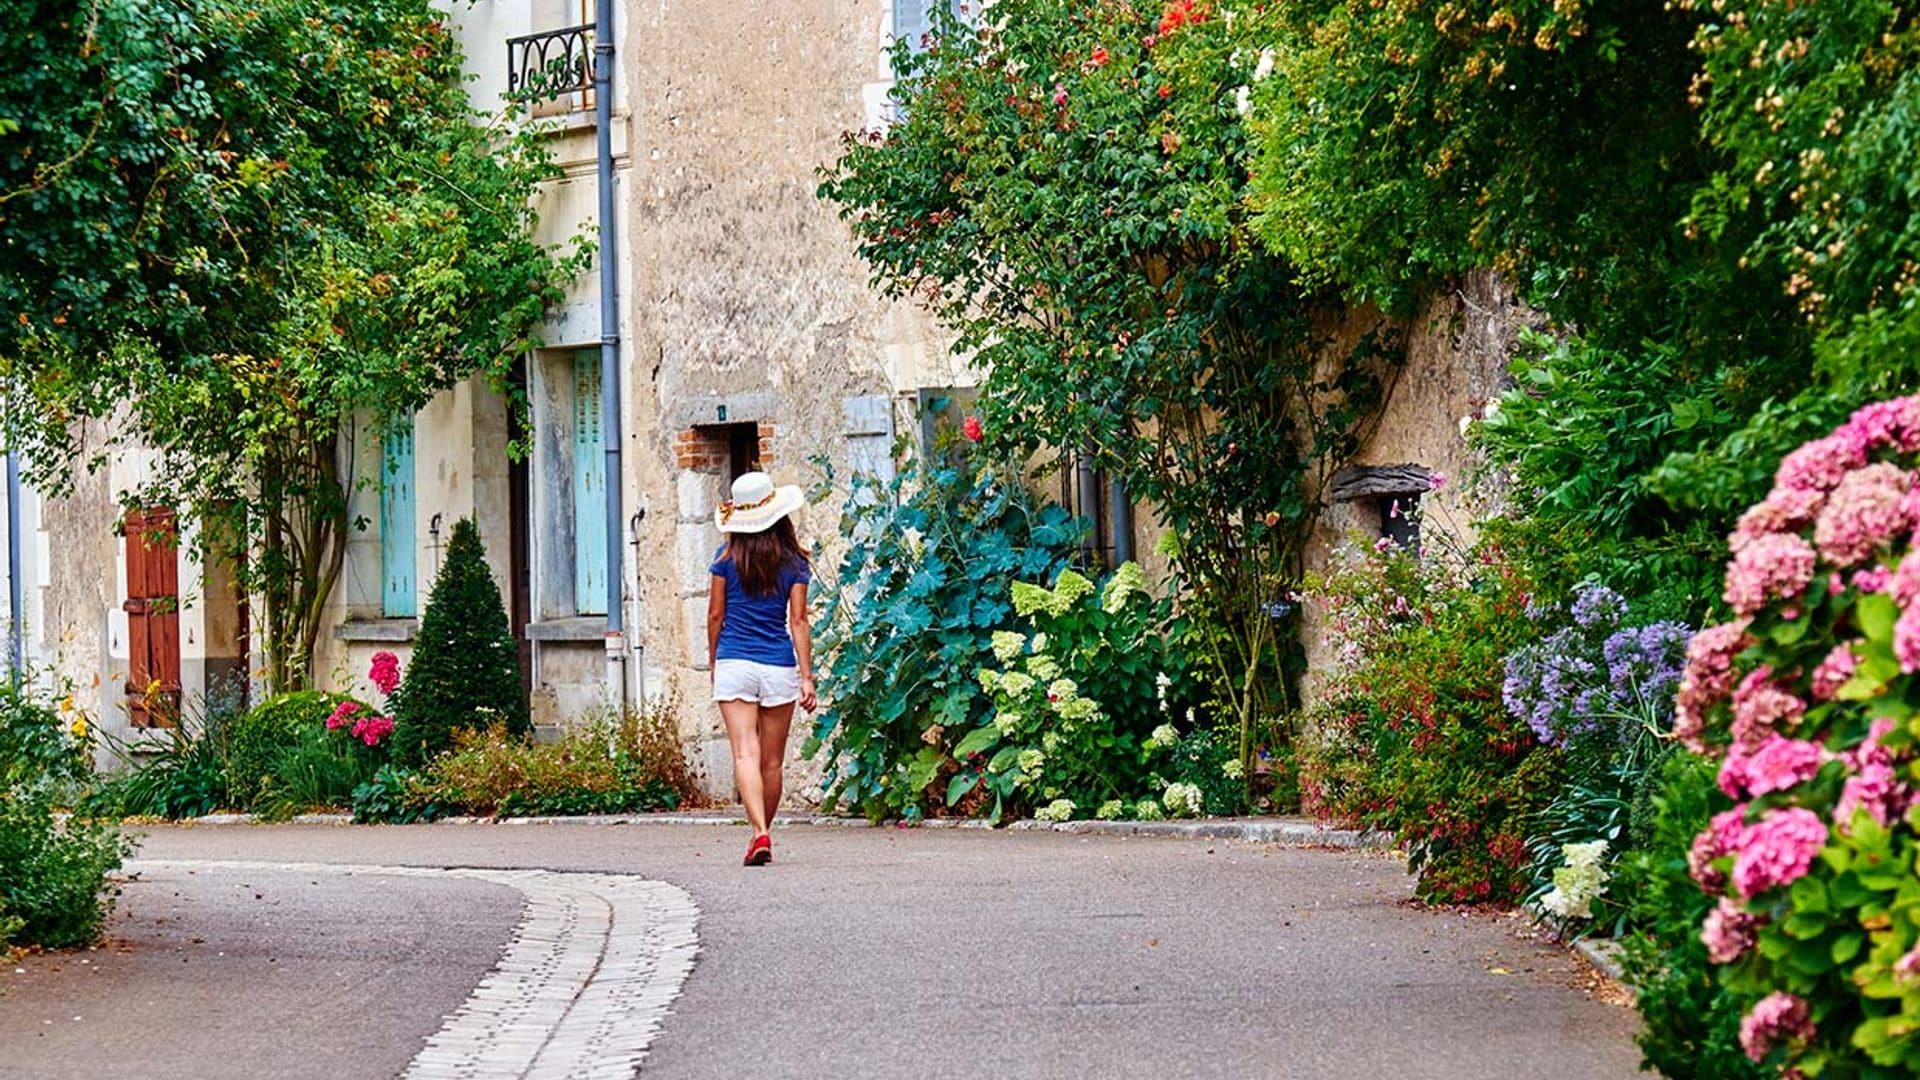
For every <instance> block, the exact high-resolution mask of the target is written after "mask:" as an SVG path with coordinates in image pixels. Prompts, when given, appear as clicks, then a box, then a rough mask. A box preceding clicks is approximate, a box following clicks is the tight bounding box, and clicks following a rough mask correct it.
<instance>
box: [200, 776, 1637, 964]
mask: <svg viewBox="0 0 1920 1080" xmlns="http://www.w3.org/2000/svg"><path fill="white" fill-rule="evenodd" d="M288 823H289V824H294V825H351V824H353V815H351V814H339V813H333V814H297V815H295V816H294V817H292V818H290V819H288ZM746 823H747V821H746V819H745V818H744V817H740V816H739V815H736V814H729V813H726V812H725V811H721V812H708V813H685V814H674V813H661V814H583V815H579V816H573V817H565V816H542V817H510V818H486V817H446V818H441V819H439V820H438V821H436V822H432V823H431V824H436V825H448V826H458V825H601V826H606V825H730V826H739V825H745V824H746ZM181 824H184V825H254V824H266V823H265V822H262V821H261V820H260V818H259V817H258V816H257V815H254V814H208V815H206V816H205V817H198V818H188V819H186V820H185V821H183V822H181ZM774 824H776V825H786V826H795V825H798V826H812V827H819V828H844V829H866V828H874V827H876V826H874V825H873V823H872V822H869V821H868V820H867V819H865V818H855V817H839V816H835V815H829V814H802V815H797V816H780V817H776V818H774ZM898 827H903V828H921V829H993V828H995V826H993V825H992V824H990V823H988V822H986V821H983V820H980V819H978V818H931V819H928V820H926V821H922V822H920V823H919V824H918V825H911V826H898ZM1001 828H1005V829H1008V830H1010V831H1016V832H1032V831H1050V832H1062V833H1078V834H1087V835H1097V836H1170V837H1176V838H1182V839H1190V840H1251V841H1255V842H1258V843H1267V844H1286V845H1289V846H1293V847H1333V848H1349V849H1354V850H1368V851H1392V850H1394V845H1393V837H1391V836H1390V835H1388V834H1386V833H1379V832H1362V831H1360V830H1358V829H1336V828H1330V827H1328V826H1325V825H1321V824H1319V823H1317V822H1313V821H1307V820H1301V819H1297V818H1211V819H1202V820H1198V821H1062V822H1048V821H1033V820H1031V819H1022V820H1019V821H1011V822H1008V823H1007V824H1006V825H1004V826H1001ZM1581 944H1582V945H1585V944H1586V943H1585V942H1582V943H1581ZM1583 955H1584V954H1583ZM1596 963H1597V962H1596ZM1602 970H1605V969H1604V968H1603V969H1602Z"/></svg>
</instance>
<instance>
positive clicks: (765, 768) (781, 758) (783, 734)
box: [759, 702, 793, 822]
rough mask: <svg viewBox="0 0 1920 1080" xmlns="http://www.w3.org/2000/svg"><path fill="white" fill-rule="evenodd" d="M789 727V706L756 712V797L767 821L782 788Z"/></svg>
mask: <svg viewBox="0 0 1920 1080" xmlns="http://www.w3.org/2000/svg"><path fill="white" fill-rule="evenodd" d="M792 726H793V703H792V702H788V703H787V704H785V705H774V706H770V707H762V708H761V710H760V724H759V734H760V793H761V797H762V798H764V799H766V808H767V821H768V822H772V821H773V815H774V814H775V813H777V812H779V810H780V790H781V788H782V787H784V786H785V781H786V776H785V766H786V763H787V730H788V729H789V728H791V727H792Z"/></svg>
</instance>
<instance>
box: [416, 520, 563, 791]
mask: <svg viewBox="0 0 1920 1080" xmlns="http://www.w3.org/2000/svg"><path fill="white" fill-rule="evenodd" d="M391 704H392V706H393V722H394V731H393V752H394V755H395V756H396V757H398V758H399V759H400V760H401V761H403V762H406V763H408V764H416V765H417V764H419V763H420V762H423V761H425V760H426V759H428V758H430V757H432V756H433V755H435V754H437V753H439V752H440V751H441V750H444V749H446V748H447V747H448V746H449V745H451V744H452V742H453V733H454V732H455V731H457V730H459V729H461V728H484V727H488V726H491V725H493V724H498V723H504V724H506V726H507V730H508V731H510V732H513V733H514V734H521V733H524V732H526V731H527V730H528V729H529V727H530V726H531V725H530V722H529V720H528V717H527V699H526V697H525V696H524V694H523V692H522V690H521V685H520V661H519V658H518V656H517V655H516V650H515V648H514V643H513V631H512V629H511V627H509V625H508V623H507V609H506V605H505V604H503V603H501V602H500V590H499V589H498V588H497V587H495V585H494V583H493V575H492V574H491V573H489V572H488V570H487V558H486V549H485V548H483V547H481V546H480V530H479V529H478V528H476V527H475V526H474V523H473V520H472V519H471V518H462V519H460V520H459V521H457V522H455V523H454V526H453V541H452V542H451V543H449V544H448V545H447V560H446V562H445V563H444V564H442V565H441V567H440V574H439V576H438V577H436V578H434V579H433V593H432V594H431V595H430V596H428V598H427V613H426V614H425V615H424V616H422V617H421V619H420V635H419V637H418V638H416V639H415V640H414V645H413V660H412V662H411V663H409V664H408V665H407V676H406V678H405V680H403V681H402V682H401V683H400V686H399V688H398V689H396V690H395V691H394V693H393V698H392V701H391Z"/></svg>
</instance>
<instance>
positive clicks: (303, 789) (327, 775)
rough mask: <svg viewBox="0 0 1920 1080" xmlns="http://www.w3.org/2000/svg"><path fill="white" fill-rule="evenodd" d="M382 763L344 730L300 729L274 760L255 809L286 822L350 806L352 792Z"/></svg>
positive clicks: (322, 725) (322, 726)
mask: <svg viewBox="0 0 1920 1080" xmlns="http://www.w3.org/2000/svg"><path fill="white" fill-rule="evenodd" d="M384 759H385V754H383V753H382V752H381V751H380V750H379V749H377V748H375V747H370V746H367V745H365V744H364V743H362V742H360V741H359V740H358V739H355V738H353V737H352V736H351V735H350V734H348V732H347V731H345V730H344V729H342V730H337V731H336V730H328V728H327V726H326V723H325V721H324V718H323V720H322V722H320V723H318V724H314V725H312V726H311V727H307V728H303V729H301V730H300V731H299V732H298V733H297V734H296V735H295V737H294V741H293V742H292V743H291V744H290V745H287V746H284V747H281V748H280V751H279V752H278V753H277V754H275V755H274V758H273V770H272V773H271V775H270V776H269V778H268V781H267V786H266V789H265V791H264V792H263V794H262V796H261V798H260V799H259V800H258V801H257V802H256V803H255V804H254V809H256V810H259V811H260V812H261V814H262V815H263V816H265V817H268V818H287V817H291V816H292V815H294V814H298V813H302V812H305V811H309V810H324V809H330V808H333V807H339V806H348V805H351V804H352V802H353V798H354V792H355V791H356V790H357V789H358V788H359V787H360V785H362V784H364V783H366V782H367V781H369V780H371V779H373V775H374V773H375V772H376V771H378V770H379V768H380V766H381V765H382V764H383V763H384Z"/></svg>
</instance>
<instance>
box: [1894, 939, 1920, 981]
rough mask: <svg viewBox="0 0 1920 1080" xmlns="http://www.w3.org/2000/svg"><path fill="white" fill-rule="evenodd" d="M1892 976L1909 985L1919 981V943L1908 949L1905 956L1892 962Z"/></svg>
mask: <svg viewBox="0 0 1920 1080" xmlns="http://www.w3.org/2000/svg"><path fill="white" fill-rule="evenodd" d="M1893 977H1894V978H1895V979H1897V980H1899V981H1900V982H1903V983H1906V984H1907V985H1909V986H1911V985H1913V984H1914V983H1916V982H1920V945H1915V946H1914V947H1913V948H1911V949H1908V950H1907V953H1906V955H1905V956H1902V957H1901V958H1900V959H1898V960H1895V961H1894V962H1893Z"/></svg>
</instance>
